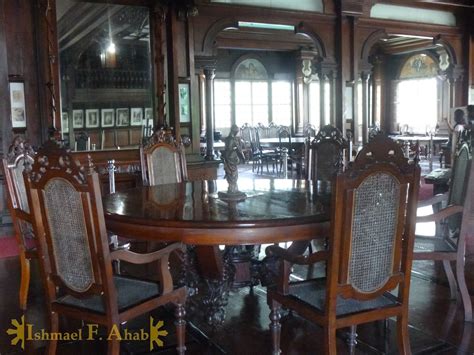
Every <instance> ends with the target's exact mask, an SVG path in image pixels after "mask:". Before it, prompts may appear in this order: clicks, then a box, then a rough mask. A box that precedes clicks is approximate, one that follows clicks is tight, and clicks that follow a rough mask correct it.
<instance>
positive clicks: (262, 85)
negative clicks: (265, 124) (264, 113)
mask: <svg viewBox="0 0 474 355" xmlns="http://www.w3.org/2000/svg"><path fill="white" fill-rule="evenodd" d="M252 103H253V104H254V105H255V104H264V105H267V104H268V83H267V82H266V81H253V82H252Z"/></svg>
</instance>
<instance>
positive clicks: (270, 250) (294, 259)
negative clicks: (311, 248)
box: [265, 245, 329, 265]
mask: <svg viewBox="0 0 474 355" xmlns="http://www.w3.org/2000/svg"><path fill="white" fill-rule="evenodd" d="M265 254H267V256H277V257H280V258H282V259H283V260H285V261H288V262H290V263H292V264H297V265H310V264H314V263H317V262H320V261H325V260H327V259H328V256H329V253H328V251H327V250H321V251H317V252H315V253H312V254H310V255H307V256H306V255H297V254H293V253H291V252H289V251H288V250H287V249H283V248H281V247H279V246H277V245H271V246H269V247H267V249H265Z"/></svg>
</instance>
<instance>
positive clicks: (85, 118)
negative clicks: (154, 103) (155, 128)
mask: <svg viewBox="0 0 474 355" xmlns="http://www.w3.org/2000/svg"><path fill="white" fill-rule="evenodd" d="M152 117H153V111H152V109H151V108H149V107H147V108H145V109H143V108H142V107H132V108H116V109H114V108H103V109H87V110H72V124H73V128H99V127H102V128H108V127H128V126H142V125H144V124H145V122H148V121H149V120H150V119H152ZM62 129H63V131H67V130H69V117H68V113H67V112H63V114H62Z"/></svg>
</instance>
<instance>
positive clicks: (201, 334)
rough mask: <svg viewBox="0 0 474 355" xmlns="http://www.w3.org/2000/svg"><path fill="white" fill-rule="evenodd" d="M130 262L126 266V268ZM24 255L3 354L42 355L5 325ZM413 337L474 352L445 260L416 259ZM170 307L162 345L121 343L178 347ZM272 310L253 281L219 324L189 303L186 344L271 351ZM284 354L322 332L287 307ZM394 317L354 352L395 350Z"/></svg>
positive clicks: (10, 272)
mask: <svg viewBox="0 0 474 355" xmlns="http://www.w3.org/2000/svg"><path fill="white" fill-rule="evenodd" d="M2 235H11V230H8V229H3V230H1V229H0V237H1V236H2ZM466 263H467V264H466V270H467V273H468V274H467V283H468V287H469V290H470V294H471V295H474V271H473V270H474V256H472V255H471V256H468V257H467V260H466ZM124 268H125V269H126V265H125V267H124ZM19 271H20V270H19V262H18V259H17V258H16V257H12V258H4V259H0V355H5V354H22V353H27V354H42V353H43V352H44V345H45V342H41V341H27V342H26V349H25V351H22V350H21V349H20V347H19V345H15V346H12V345H11V344H10V342H11V339H12V337H11V336H10V335H7V333H6V329H7V328H9V327H11V320H12V319H20V317H21V316H22V314H23V313H22V312H21V310H20V309H19V308H18V287H19ZM409 309H410V313H409V314H410V319H409V323H410V341H411V348H412V352H413V353H414V354H474V326H473V324H471V323H464V321H463V313H462V306H461V305H460V304H459V303H458V302H456V301H452V300H450V299H449V288H448V285H447V282H446V278H445V276H444V273H443V270H442V267H441V266H440V265H435V264H434V263H433V262H415V264H414V269H413V275H412V286H411V292H410V307H409ZM170 314H172V312H171V311H167V310H162V311H159V312H154V313H153V318H154V319H155V320H163V321H164V328H165V329H166V330H168V332H169V334H168V335H167V336H166V337H163V338H162V339H163V341H164V347H161V348H159V349H155V350H154V351H153V352H150V350H149V342H148V341H141V342H138V341H124V342H122V352H123V354H146V353H156V354H173V353H175V351H174V345H175V340H174V337H173V333H174V331H173V318H172V316H171V315H170ZM268 314H269V309H268V307H267V304H266V294H265V288H263V287H260V286H258V287H254V288H253V289H250V288H249V287H246V288H241V289H238V290H235V291H232V292H231V294H230V297H229V303H228V305H227V307H226V320H225V322H224V324H223V325H222V326H220V327H217V328H211V327H210V326H208V325H207V324H206V322H205V320H204V316H203V314H202V312H201V310H200V309H199V308H197V309H196V308H194V309H189V310H188V315H187V319H188V332H187V347H188V352H187V353H188V354H259V355H260V354H270V333H269V330H268V323H269V320H268ZM25 316H26V321H27V322H28V323H31V324H33V329H34V330H35V331H37V330H40V329H41V328H46V329H47V322H46V313H45V310H44V306H43V296H42V287H41V284H40V281H39V276H38V268H37V265H36V264H33V273H32V284H31V292H30V297H29V301H28V311H27V312H26V314H25ZM148 324H149V320H148V318H147V317H142V318H139V319H137V320H136V321H133V322H129V323H128V324H127V325H126V327H127V328H128V329H140V328H141V327H145V328H146V329H148ZM81 326H83V325H82V324H81V323H79V322H77V321H71V320H65V319H62V321H61V331H67V330H75V329H78V328H80V327H81ZM282 326H283V331H282V342H281V344H282V350H283V354H294V355H296V354H319V353H320V351H321V345H322V332H321V329H320V328H318V327H317V326H314V325H312V324H310V323H308V322H306V321H305V320H303V319H301V318H300V317H299V316H298V315H296V314H286V315H285V316H284V317H283V319H282ZM394 329H395V321H394V320H390V321H389V322H388V323H387V324H385V323H384V322H376V323H371V324H366V325H363V326H359V327H358V330H357V333H358V335H359V336H358V344H357V347H356V354H397V353H398V352H397V348H396V343H395V341H394V339H395V335H396V334H395V331H394ZM344 337H345V330H342V331H341V332H340V333H339V338H338V339H339V340H338V353H340V354H346V353H348V346H347V345H346V343H345V339H344ZM105 348H106V342H105V341H94V342H92V341H82V342H77V341H76V342H63V343H61V344H60V346H59V348H58V354H67V355H73V354H87V355H91V354H105V351H106V350H105Z"/></svg>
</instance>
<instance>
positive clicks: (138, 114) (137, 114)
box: [130, 107, 143, 126]
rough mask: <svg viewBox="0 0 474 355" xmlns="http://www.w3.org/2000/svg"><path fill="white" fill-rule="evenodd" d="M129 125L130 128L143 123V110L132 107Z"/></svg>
mask: <svg viewBox="0 0 474 355" xmlns="http://www.w3.org/2000/svg"><path fill="white" fill-rule="evenodd" d="M130 112H131V119H130V124H131V125H132V126H141V125H142V123H143V108H141V107H132V109H131V111H130Z"/></svg>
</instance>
